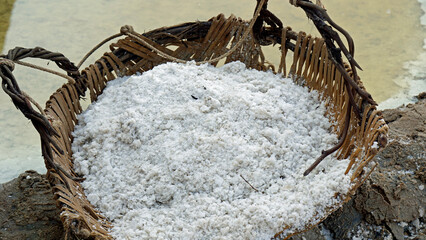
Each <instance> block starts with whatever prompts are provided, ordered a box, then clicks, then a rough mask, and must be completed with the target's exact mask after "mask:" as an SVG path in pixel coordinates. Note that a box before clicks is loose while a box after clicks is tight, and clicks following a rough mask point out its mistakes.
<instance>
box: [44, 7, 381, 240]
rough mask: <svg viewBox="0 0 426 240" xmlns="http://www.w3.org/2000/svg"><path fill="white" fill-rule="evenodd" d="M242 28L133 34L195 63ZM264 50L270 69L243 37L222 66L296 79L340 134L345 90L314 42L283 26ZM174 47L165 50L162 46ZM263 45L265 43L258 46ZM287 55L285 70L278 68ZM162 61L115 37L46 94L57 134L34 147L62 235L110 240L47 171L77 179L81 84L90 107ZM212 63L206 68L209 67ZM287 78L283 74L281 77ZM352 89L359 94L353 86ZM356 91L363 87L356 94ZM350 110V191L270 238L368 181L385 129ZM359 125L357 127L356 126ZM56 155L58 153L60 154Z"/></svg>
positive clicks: (227, 23) (69, 182) (92, 214)
mask: <svg viewBox="0 0 426 240" xmlns="http://www.w3.org/2000/svg"><path fill="white" fill-rule="evenodd" d="M246 27H247V21H243V20H242V19H240V18H237V17H235V16H233V15H231V16H230V17H229V18H225V17H224V15H223V14H220V15H218V16H216V17H213V18H211V19H209V20H208V21H197V22H187V23H183V24H179V25H176V26H172V27H163V28H158V29H155V30H152V31H149V32H147V33H144V34H138V36H139V37H140V38H143V39H144V40H145V41H147V42H148V43H149V44H151V45H152V46H154V47H156V48H158V49H159V50H161V51H163V52H165V53H167V54H169V55H171V56H174V57H178V58H180V59H185V60H195V61H202V60H206V59H211V58H213V57H215V56H217V55H219V54H222V53H223V52H225V51H226V50H228V49H229V46H232V45H233V44H236V42H237V41H239V40H240V39H241V36H242V33H243V32H244V30H245V28H246ZM271 36H272V37H271V38H270V39H272V40H271V41H270V43H269V44H276V45H277V46H280V47H281V54H282V58H281V59H282V61H281V63H280V65H279V66H278V69H277V71H276V69H275V67H274V66H273V65H269V64H268V63H267V61H265V57H264V56H263V53H262V49H261V45H260V44H259V43H257V42H256V41H255V40H254V37H253V36H252V35H251V36H250V37H249V38H248V39H246V40H244V43H243V44H242V46H241V47H240V48H239V50H238V51H236V52H235V53H233V54H231V55H230V56H228V57H227V59H226V62H231V61H235V60H240V61H241V62H243V63H244V64H245V65H246V66H247V68H253V69H258V70H269V69H271V70H273V71H274V72H277V73H280V74H284V75H287V76H291V77H292V78H293V79H294V80H295V81H299V80H300V79H303V80H305V81H306V86H308V87H309V88H310V89H312V90H318V91H319V92H321V96H322V101H326V102H327V109H328V110H327V111H328V112H329V115H330V118H332V119H333V120H335V122H336V126H335V128H334V131H336V132H337V131H338V130H339V129H342V124H343V122H344V116H340V115H344V114H340V113H342V112H344V111H346V109H347V107H348V101H349V100H348V97H347V92H345V89H344V87H343V85H344V80H343V77H342V75H341V74H340V73H339V72H338V71H337V70H336V67H335V66H334V63H333V62H332V61H329V60H328V52H327V49H326V47H325V44H324V40H323V39H321V38H314V37H312V36H310V35H307V34H306V33H304V32H299V33H296V32H294V31H292V30H291V28H285V29H284V30H282V31H279V32H277V31H275V30H274V29H272V31H271ZM171 45H173V46H175V47H176V48H175V49H174V50H172V49H171V48H168V47H169V46H171ZM265 45H266V44H265ZM288 50H290V51H291V52H294V54H293V59H292V63H291V65H289V66H287V64H286V55H287V52H288ZM164 62H167V61H166V60H164V59H163V58H162V57H161V56H159V55H158V54H156V53H154V52H152V51H151V50H150V49H148V48H147V47H146V46H144V45H143V44H141V43H140V42H139V41H138V40H137V39H134V38H132V37H125V38H121V39H119V40H118V41H116V42H114V43H112V44H111V45H110V52H107V53H105V54H104V55H103V56H102V57H100V58H99V59H98V60H97V61H95V62H94V63H93V64H90V65H89V66H88V67H86V68H85V69H84V70H82V72H81V73H82V78H81V81H79V82H76V83H67V84H64V85H63V86H62V87H60V88H59V89H58V90H57V91H56V92H54V93H53V94H52V95H51V96H50V98H49V100H48V101H47V103H46V108H45V110H44V112H45V114H46V115H47V116H48V117H49V120H50V121H51V122H52V123H54V124H52V126H53V128H54V129H55V130H56V132H57V133H58V136H52V139H53V140H52V141H53V143H54V144H53V143H50V142H42V148H49V149H51V150H52V153H53V154H52V156H44V157H45V159H46V167H47V169H48V172H47V176H48V179H49V181H50V183H51V184H52V185H53V189H54V195H55V198H56V200H57V202H58V204H59V205H60V206H61V220H62V222H63V224H64V227H65V229H66V231H67V234H72V235H75V236H78V237H79V238H83V239H87V238H95V239H112V237H111V235H110V234H109V232H108V230H109V229H110V228H111V227H112V226H111V223H110V222H109V221H108V220H107V219H106V218H105V217H103V216H102V213H100V212H99V211H97V210H96V208H95V207H94V206H92V205H91V203H90V202H89V201H88V200H87V198H86V196H85V194H84V190H83V188H82V186H81V185H80V183H79V181H78V180H76V179H73V178H70V177H67V176H64V175H63V174H61V173H60V172H58V171H57V169H56V170H55V169H54V168H52V166H51V165H48V163H47V162H48V160H50V159H47V158H49V157H51V158H52V159H53V161H54V162H55V163H56V164H58V165H59V166H60V167H61V168H62V169H63V170H64V171H66V172H67V173H68V174H70V175H71V176H76V177H78V176H77V175H76V174H75V172H74V170H73V156H72V151H71V142H72V140H73V137H72V134H71V133H72V131H73V130H74V126H75V125H76V124H77V115H78V114H80V113H81V112H82V111H83V110H82V107H81V102H80V101H81V99H82V98H81V94H82V90H81V86H80V85H81V84H83V85H84V87H85V88H87V89H88V92H89V95H90V99H91V102H93V101H96V99H97V97H98V96H99V95H100V94H102V90H103V89H104V87H105V86H106V82H108V81H111V80H113V79H115V78H117V77H121V76H125V75H132V74H134V73H136V72H143V71H147V70H149V69H152V68H153V67H154V66H156V65H159V64H161V63H164ZM216 64H217V62H216V63H213V65H216ZM345 69H346V71H347V73H348V74H352V72H351V69H350V67H349V65H345ZM287 72H288V74H287ZM357 83H358V84H359V85H360V86H361V87H362V88H363V86H362V82H361V80H359V79H357ZM363 89H364V88H363ZM356 101H357V104H358V107H359V108H360V109H361V110H362V113H363V114H362V119H361V121H358V120H357V119H355V118H354V117H353V116H352V118H351V120H350V124H351V125H350V129H349V133H350V134H351V137H350V138H348V139H347V140H346V141H345V142H344V144H343V146H342V147H341V148H340V149H339V150H338V152H337V155H338V156H339V158H349V159H350V160H351V163H350V165H349V166H348V170H347V172H349V170H350V169H353V171H352V183H353V185H352V188H351V189H350V191H349V193H348V194H347V195H345V196H336V197H337V198H340V199H341V200H342V201H340V202H339V203H337V204H335V205H333V206H330V208H329V209H328V214H326V216H324V217H322V218H316V217H315V216H314V217H313V218H312V222H311V224H308V225H307V226H306V228H305V229H301V230H297V231H293V232H286V231H287V229H289V228H291V226H283V229H284V230H283V231H282V232H281V233H277V235H276V237H280V238H284V239H287V238H289V237H290V236H292V235H295V234H297V233H300V232H302V231H305V230H307V229H309V228H311V227H313V226H315V225H316V224H318V223H319V222H321V221H322V220H323V219H325V217H327V216H328V215H329V214H331V213H332V212H333V211H335V210H336V209H338V208H339V207H340V206H342V205H343V204H344V203H345V202H347V201H349V200H350V198H351V195H353V194H354V193H355V191H356V189H357V188H358V187H359V186H360V185H361V184H362V183H363V182H364V181H365V180H366V179H367V178H368V176H369V174H370V173H371V171H373V169H374V166H371V161H372V159H373V157H374V156H375V155H376V154H377V152H378V151H380V150H381V149H383V148H384V146H385V145H386V143H384V144H382V145H381V146H379V148H374V147H372V146H373V143H374V142H380V141H383V139H386V136H387V131H388V127H387V125H386V123H385V121H384V120H383V118H382V117H381V115H380V112H379V111H377V110H376V109H375V107H374V106H372V105H371V104H369V103H368V102H365V101H363V99H361V98H360V97H359V96H357V98H356ZM359 122H360V124H359ZM62 152H63V153H62Z"/></svg>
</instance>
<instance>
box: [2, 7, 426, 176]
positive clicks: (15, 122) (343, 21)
mask: <svg viewBox="0 0 426 240" xmlns="http://www.w3.org/2000/svg"><path fill="white" fill-rule="evenodd" d="M255 2H256V1H255V0H234V1H229V0H227V1H225V0H215V1H207V0H186V1H173V0H162V1H159V0H149V1H148V0H144V1H141V0H139V1H136V0H129V1H125V2H124V1H118V0H93V1H84V0H74V1H65V0H55V1H48V0H17V1H16V3H15V6H14V9H13V12H12V18H11V23H10V28H9V31H8V33H7V37H6V41H5V47H4V50H3V52H5V50H6V49H10V48H13V47H15V46H23V47H34V46H41V47H44V48H46V49H49V50H52V51H59V52H61V53H63V54H64V55H65V56H67V57H68V58H70V59H71V60H72V61H74V62H79V60H80V59H81V58H82V57H83V56H84V54H85V53H86V52H87V51H88V50H90V49H91V48H92V47H93V46H94V45H96V44H97V43H98V42H99V41H101V40H102V39H104V38H105V37H107V36H110V35H112V34H115V33H117V32H118V31H119V29H120V27H121V26H122V25H125V24H129V25H132V26H133V27H134V28H135V30H136V31H139V32H144V31H148V30H151V29H154V28H158V27H162V26H170V25H174V24H177V23H182V22H186V21H194V20H207V19H209V18H211V17H213V16H216V15H217V14H219V13H224V14H225V15H226V16H229V15H230V14H231V13H233V14H234V15H236V16H239V17H241V18H243V19H250V18H251V15H252V13H253V9H254V6H255ZM269 2H270V3H269V9H270V10H271V11H273V12H274V13H275V14H276V15H277V16H278V17H279V18H280V19H281V20H282V21H283V23H284V24H285V25H289V26H292V28H293V30H296V31H299V30H303V31H306V32H308V33H312V34H314V35H317V33H316V31H315V28H314V26H313V24H312V23H310V22H309V21H308V20H307V18H306V17H305V15H304V13H303V11H302V10H301V9H299V8H295V7H293V6H291V5H290V4H289V3H288V1H287V0H285V1H282V0H270V1H269ZM323 3H324V4H325V6H326V7H327V9H328V12H329V15H330V16H331V17H332V18H333V19H334V20H335V22H337V23H338V24H339V25H341V26H342V27H344V28H345V29H346V30H348V31H349V32H350V33H351V35H352V37H353V38H354V40H355V44H356V55H355V58H356V59H357V61H358V63H359V64H360V65H361V66H362V67H363V69H364V71H363V72H360V73H359V74H360V76H361V78H362V80H363V82H364V84H365V86H366V88H367V90H368V91H369V92H371V93H372V95H373V97H374V98H375V99H376V100H377V101H378V102H382V101H384V100H386V99H388V98H390V97H392V96H394V95H395V94H396V93H398V92H399V91H400V90H401V89H402V87H405V86H404V84H405V85H407V83H406V82H404V81H403V80H402V79H401V77H400V76H403V75H404V74H405V72H406V70H404V69H403V65H404V63H405V62H407V61H410V60H415V59H416V58H417V57H418V55H419V54H420V53H421V52H422V51H423V49H422V44H423V39H424V38H426V36H425V31H424V29H423V28H422V26H421V25H420V21H419V18H420V16H421V15H422V14H423V12H422V10H421V8H420V5H419V3H418V2H417V1H415V0H383V1H371V0H357V1H348V0H323ZM274 51H277V50H276V49H275V50H274ZM274 53H275V52H274ZM268 54H271V53H270V52H269V53H268ZM100 55H101V53H100V52H98V53H95V56H96V57H94V58H91V59H89V60H88V61H87V62H86V63H91V62H94V60H95V58H98V57H99V56H100ZM37 63H38V64H41V65H44V66H46V62H43V61H37ZM51 65H54V64H50V65H49V67H51ZM14 73H15V76H16V77H17V79H18V81H19V83H20V84H21V88H22V89H24V90H25V91H26V92H27V93H29V94H30V95H31V96H33V97H34V99H35V100H36V101H38V102H40V103H44V102H45V101H46V100H47V99H48V97H49V96H50V95H51V93H52V92H54V91H55V90H56V89H57V88H58V87H59V86H60V85H61V84H62V83H63V82H64V81H65V80H63V79H59V78H58V77H52V76H50V75H48V74H45V73H39V72H35V71H34V70H28V69H24V68H22V67H19V66H18V67H16V69H15V71H14ZM395 81H397V82H398V83H399V85H398V84H397V83H395ZM43 105H44V104H43ZM0 131H1V133H2V137H1V138H0V182H4V181H7V180H9V179H11V178H13V177H15V176H16V175H17V174H19V173H20V172H22V171H24V170H26V169H35V170H38V171H40V172H42V173H44V172H45V169H44V163H43V160H42V158H41V153H40V143H39V140H38V135H37V134H36V131H35V130H34V128H33V127H32V125H31V123H29V121H27V120H26V119H25V118H24V117H23V115H22V114H21V113H20V112H18V111H17V110H16V109H15V108H14V106H13V105H12V103H11V101H10V100H9V98H8V96H7V95H6V94H4V93H3V92H2V93H0Z"/></svg>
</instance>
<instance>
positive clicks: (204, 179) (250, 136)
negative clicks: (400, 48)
mask: <svg viewBox="0 0 426 240" xmlns="http://www.w3.org/2000/svg"><path fill="white" fill-rule="evenodd" d="M317 98H318V94H317V93H316V92H308V89H306V88H304V87H301V86H297V85H295V84H293V83H292V81H291V79H287V78H282V77H281V76H278V75H275V74H273V73H271V72H260V71H257V70H249V69H246V67H245V66H244V64H242V63H240V62H234V63H229V64H226V65H225V66H223V67H220V68H215V67H212V66H209V65H202V66H196V65H195V64H193V63H188V64H176V63H167V64H163V65H160V66H157V67H155V68H154V69H152V70H151V71H147V72H144V73H143V74H139V75H134V76H131V77H125V78H120V79H116V80H114V81H111V82H109V83H108V86H107V87H106V89H105V90H104V93H103V94H102V95H101V96H99V99H98V101H97V102H96V103H94V104H92V105H91V106H89V108H88V109H87V110H86V111H85V112H84V113H82V114H81V115H80V116H79V125H77V126H76V129H75V131H74V133H73V134H74V137H75V138H74V142H73V146H72V150H73V152H74V157H75V168H76V170H77V171H78V172H79V173H81V174H84V176H85V177H86V180H85V181H84V182H83V186H84V188H85V193H86V196H87V197H88V199H89V201H90V202H91V203H92V204H94V205H95V206H96V208H98V209H99V210H100V211H101V212H102V213H103V214H104V215H105V216H106V217H108V219H109V220H110V221H111V222H112V223H113V226H114V227H113V228H112V235H113V236H114V237H115V238H116V239H270V238H271V237H273V236H274V235H275V234H276V233H277V232H281V231H282V230H283V227H284V226H285V225H288V226H290V228H289V229H288V230H286V231H287V232H294V231H296V230H300V229H303V228H304V226H305V225H306V224H307V223H308V221H309V220H310V219H311V218H313V217H314V216H315V218H316V219H319V218H321V217H322V216H324V215H325V214H326V208H327V207H328V206H331V205H333V204H335V203H337V202H338V201H339V200H337V199H335V198H334V197H333V196H334V195H335V193H336V192H338V193H341V194H345V193H347V191H348V189H349V187H350V179H349V177H348V176H345V175H344V171H345V169H346V166H347V164H348V161H347V160H340V161H337V160H335V159H332V158H331V157H328V158H326V159H325V160H324V161H323V162H322V163H321V164H320V165H319V167H317V168H316V169H315V170H314V171H313V172H312V173H311V174H310V175H308V176H307V177H303V172H304V171H305V170H306V169H307V168H308V167H309V166H310V164H312V162H313V161H314V160H315V158H316V157H318V155H319V154H320V152H321V150H322V149H326V148H329V147H330V146H332V145H333V144H334V143H336V141H337V140H336V139H337V136H336V135H335V134H331V133H330V132H329V128H330V126H331V124H330V122H329V120H328V119H327V118H326V117H324V114H325V107H324V104H321V103H320V102H319V101H318V100H317ZM246 181H247V182H248V183H250V184H251V185H252V186H253V187H252V186H250V184H248V183H247V182H246Z"/></svg>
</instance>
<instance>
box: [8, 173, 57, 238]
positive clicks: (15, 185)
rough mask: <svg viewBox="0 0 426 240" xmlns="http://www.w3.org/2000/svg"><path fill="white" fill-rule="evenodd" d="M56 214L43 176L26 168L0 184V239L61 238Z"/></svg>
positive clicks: (46, 181) (48, 185)
mask: <svg viewBox="0 0 426 240" xmlns="http://www.w3.org/2000/svg"><path fill="white" fill-rule="evenodd" d="M59 214H60V211H59V209H58V208H57V206H56V202H55V200H54V199H53V193H52V188H51V186H50V184H49V182H48V180H47V179H46V177H45V176H43V175H40V174H38V173H36V172H35V171H26V172H25V173H23V174H21V175H20V176H19V177H18V178H16V179H14V180H12V181H10V182H7V183H4V184H0V239H5V240H6V239H27V240H33V239H34V240H35V239H46V240H49V239H52V240H57V239H61V238H62V235H63V232H64V231H63V228H62V223H61V220H60V219H59Z"/></svg>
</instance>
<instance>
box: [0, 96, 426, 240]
mask: <svg viewBox="0 0 426 240" xmlns="http://www.w3.org/2000/svg"><path fill="white" fill-rule="evenodd" d="M425 97H426V94H425V93H423V94H420V95H419V96H418V99H419V102H418V103H416V104H410V105H407V106H402V107H399V108H397V109H390V110H384V111H383V116H384V118H385V120H386V122H387V123H388V125H389V127H390V134H389V139H388V142H389V143H388V146H387V147H386V148H385V149H384V150H383V151H382V152H380V153H379V154H378V155H377V156H376V161H377V162H378V163H379V165H378V167H377V168H376V170H375V171H374V172H373V173H372V174H371V176H370V179H369V180H367V181H366V183H365V184H364V185H362V186H361V187H360V188H359V189H358V191H357V193H356V194H355V196H354V197H353V199H352V200H351V201H349V202H348V203H347V204H345V205H344V206H343V207H342V208H341V209H339V210H338V211H336V212H335V213H333V214H332V215H331V216H329V217H328V218H327V219H326V220H325V221H324V222H323V223H321V224H320V225H319V226H317V227H314V228H313V229H311V230H309V231H307V232H305V233H302V234H299V235H298V236H294V237H292V238H291V239H293V240H303V239H305V240H310V239H319V240H325V239H387V240H390V239H397V240H399V239H415V240H426V226H425V219H426V216H425V211H426V164H425V163H426V151H425V149H426V99H425ZM62 237H63V229H62V225H61V222H60V219H59V210H58V208H57V206H56V203H55V201H54V199H53V195H52V190H51V187H50V185H49V183H48V181H47V180H46V178H45V176H43V175H40V174H37V173H36V172H34V171H27V172H25V173H23V174H21V175H20V176H19V177H18V178H16V179H14V180H12V181H10V182H8V183H5V184H1V185H0V239H61V238H62Z"/></svg>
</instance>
